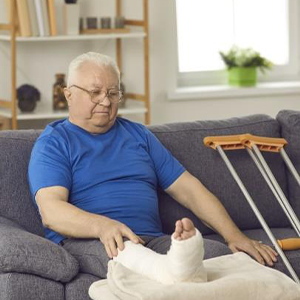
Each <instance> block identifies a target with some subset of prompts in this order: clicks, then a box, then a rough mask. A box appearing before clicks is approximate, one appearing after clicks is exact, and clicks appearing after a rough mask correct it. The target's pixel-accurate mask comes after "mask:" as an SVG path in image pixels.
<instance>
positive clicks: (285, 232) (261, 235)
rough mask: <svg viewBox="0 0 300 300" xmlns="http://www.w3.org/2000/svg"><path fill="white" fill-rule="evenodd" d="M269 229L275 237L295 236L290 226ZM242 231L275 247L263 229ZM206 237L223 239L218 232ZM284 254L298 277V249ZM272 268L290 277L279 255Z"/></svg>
mask: <svg viewBox="0 0 300 300" xmlns="http://www.w3.org/2000/svg"><path fill="white" fill-rule="evenodd" d="M271 230H272V233H273V235H274V237H275V238H276V239H288V238H294V237H297V234H296V232H295V231H294V230H293V229H291V228H272V229H271ZM243 232H244V233H245V235H247V236H248V237H249V238H251V239H254V240H258V241H262V242H263V243H264V244H266V245H269V246H271V247H272V248H273V249H275V247H274V246H273V244H272V243H271V241H270V239H269V238H268V236H267V234H266V233H265V231H264V230H263V229H252V230H245V231H243ZM206 238H207V239H212V240H216V241H221V242H222V241H223V239H222V238H221V237H220V236H219V235H218V234H210V235H207V236H206ZM285 255H286V257H287V258H288V260H289V262H290V263H291V265H292V266H293V268H294V270H295V272H296V273H297V275H298V277H300V250H295V251H285ZM274 268H275V269H276V270H278V271H281V272H283V273H285V274H286V275H288V276H290V277H291V274H290V272H289V271H288V269H287V268H286V266H285V264H284V263H283V261H282V259H281V257H279V256H278V261H277V262H276V263H275V264H274Z"/></svg>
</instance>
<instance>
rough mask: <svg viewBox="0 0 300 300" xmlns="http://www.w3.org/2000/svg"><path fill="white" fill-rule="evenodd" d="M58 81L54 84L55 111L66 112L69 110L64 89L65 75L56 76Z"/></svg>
mask: <svg viewBox="0 0 300 300" xmlns="http://www.w3.org/2000/svg"><path fill="white" fill-rule="evenodd" d="M55 78H56V81H55V83H54V84H53V109H54V110H62V109H63V110H64V109H67V108H68V102H67V100H66V98H65V94H64V88H65V87H66V82H65V74H55Z"/></svg>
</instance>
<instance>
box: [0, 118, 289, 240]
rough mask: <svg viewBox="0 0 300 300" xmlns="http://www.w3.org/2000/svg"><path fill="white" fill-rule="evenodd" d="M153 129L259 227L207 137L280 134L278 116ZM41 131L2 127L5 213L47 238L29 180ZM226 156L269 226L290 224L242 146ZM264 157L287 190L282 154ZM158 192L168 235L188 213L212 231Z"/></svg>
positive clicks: (0, 197)
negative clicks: (30, 159) (31, 194)
mask: <svg viewBox="0 0 300 300" xmlns="http://www.w3.org/2000/svg"><path fill="white" fill-rule="evenodd" d="M149 129H150V130H152V131H153V133H154V134H155V135H156V136H157V137H158V139H160V140H161V142H162V143H163V144H164V145H165V146H166V147H167V148H168V149H169V150H170V152H171V153H172V154H173V155H174V156H175V157H176V158H177V159H178V160H179V161H180V162H181V163H182V164H183V165H184V166H185V168H186V169H187V170H188V171H189V172H190V173H192V174H193V175H194V176H196V177H197V178H199V179H200V180H201V182H202V183H203V184H204V185H205V186H206V187H207V188H208V189H209V190H210V191H212V192H213V193H214V194H215V195H216V196H217V197H218V198H219V199H220V200H221V202H222V203H223V204H224V206H225V208H226V209H227V210H228V212H229V214H230V215H231V217H232V218H233V220H234V221H235V222H236V223H237V225H238V226H239V227H240V228H241V229H252V228H260V224H259V222H258V221H257V219H256V217H255V215H254V214H253V212H252V210H251V209H250V207H249V205H248V203H247V202H246V200H245V199H244V196H243V194H242V193H241V191H240V189H239V188H238V186H237V185H236V183H235V182H234V180H233V178H232V176H231V174H230V173H229V171H228V170H227V168H226V166H225V164H224V162H223V161H222V159H221V158H220V156H219V154H218V153H217V152H216V151H214V150H212V149H208V148H206V147H205V146H204V145H203V138H204V137H206V136H209V135H229V134H241V133H247V132H249V133H252V134H256V135H260V136H271V137H279V136H280V127H279V124H278V123H277V122H276V120H274V119H272V118H271V117H268V116H265V115H254V116H248V117H243V118H233V119H228V120H221V121H196V122H189V123H174V124H167V125H159V126H149ZM40 133H41V131H40V130H17V131H0V174H1V180H0V216H4V217H6V218H9V219H12V220H14V221H15V222H17V223H18V224H20V225H21V226H22V227H24V228H25V229H27V230H28V231H30V232H32V233H36V234H38V235H41V236H43V235H44V232H43V228H42V223H41V220H40V217H39V215H38V212H37V211H36V209H35V207H34V205H33V203H32V200H31V196H30V192H29V187H28V181H27V167H28V162H29V158H30V153H31V149H32V146H33V144H34V142H35V140H36V138H37V137H38V136H39V135H40ZM227 154H228V156H229V158H230V160H231V162H232V163H233V165H234V166H235V168H236V170H237V172H238V173H239V175H240V176H241V179H242V180H243V182H244V183H245V185H246V187H247V188H248V190H249V192H250V194H251V195H252V197H253V199H254V200H255V201H256V204H257V206H258V208H259V209H260V211H261V212H262V214H263V216H264V217H265V219H266V221H267V222H268V224H269V226H271V227H285V226H288V225H289V223H288V221H287V219H286V217H285V215H284V214H283V213H282V210H281V208H280V207H279V205H278V204H277V202H276V200H275V199H274V197H273V195H272V193H271V191H270V190H269V188H268V186H267V185H266V184H265V182H264V181H263V179H262V176H261V175H260V173H259V172H258V170H257V169H256V167H255V165H254V163H253V161H252V160H251V159H250V157H249V156H248V154H247V153H246V151H244V150H238V151H232V152H227ZM264 156H265V158H266V160H267V161H268V163H269V164H270V166H271V169H272V170H273V172H274V174H275V177H276V178H277V179H278V181H279V183H280V185H281V187H282V189H283V191H284V193H285V194H287V182H286V177H285V172H286V170H285V167H284V165H283V162H282V160H281V159H280V157H278V155H277V154H270V153H267V154H264ZM158 195H159V199H160V213H161V219H162V224H163V229H164V231H165V232H166V233H171V232H173V230H174V223H175V221H176V220H177V219H179V218H182V217H183V216H189V217H191V218H192V219H193V220H194V222H195V224H196V225H197V227H198V228H200V230H201V231H202V233H203V234H208V233H211V232H212V231H211V230H210V229H209V228H207V227H206V226H205V225H203V224H202V223H201V222H200V221H199V220H198V219H197V218H196V217H195V216H194V215H193V214H192V213H191V212H189V211H187V209H185V208H184V207H182V206H181V205H179V204H178V203H177V202H175V201H174V200H173V199H171V197H170V196H168V195H167V194H166V193H165V192H164V191H162V190H161V189H159V190H158Z"/></svg>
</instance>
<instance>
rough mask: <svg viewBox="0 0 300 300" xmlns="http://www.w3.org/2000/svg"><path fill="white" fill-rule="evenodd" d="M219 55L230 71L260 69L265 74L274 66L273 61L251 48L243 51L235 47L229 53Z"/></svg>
mask: <svg viewBox="0 0 300 300" xmlns="http://www.w3.org/2000/svg"><path fill="white" fill-rule="evenodd" d="M219 53H220V55H221V58H222V60H223V61H224V63H225V65H226V67H227V69H228V70H230V69H232V68H236V67H245V68H250V67H258V68H259V69H260V71H262V72H263V73H264V71H265V70H267V69H271V67H272V66H273V63H272V62H271V61H269V60H268V59H266V58H265V57H262V56H261V55H260V53H259V52H257V51H254V50H253V49H251V48H244V49H243V48H239V47H237V46H233V47H232V48H231V49H230V50H229V51H228V52H227V53H225V52H222V51H220V52H219Z"/></svg>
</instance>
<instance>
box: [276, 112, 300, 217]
mask: <svg viewBox="0 0 300 300" xmlns="http://www.w3.org/2000/svg"><path fill="white" fill-rule="evenodd" d="M276 118H277V120H278V122H279V123H280V125H281V135H282V137H283V138H285V139H286V140H287V142H288V144H287V145H286V146H285V151H286V152H287V154H288V156H289V158H290V159H291V161H292V163H293V165H294V166H295V168H296V170H297V171H298V173H299V174H300V111H293V110H282V111H280V112H279V113H278V115H277V117H276ZM287 180H288V193H289V201H290V202H291V205H292V207H293V208H294V210H295V212H296V214H297V216H298V218H299V219H300V201H299V195H300V186H299V185H298V183H297V182H296V180H295V178H294V176H293V175H292V174H291V173H290V172H288V173H287Z"/></svg>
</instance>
